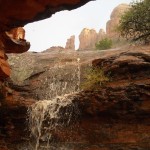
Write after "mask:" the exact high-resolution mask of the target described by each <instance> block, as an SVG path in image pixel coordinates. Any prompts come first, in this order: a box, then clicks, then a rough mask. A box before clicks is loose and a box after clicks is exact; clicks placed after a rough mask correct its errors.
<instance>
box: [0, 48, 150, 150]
mask: <svg viewBox="0 0 150 150" xmlns="http://www.w3.org/2000/svg"><path fill="white" fill-rule="evenodd" d="M49 54H50V53H40V54H38V53H30V54H21V55H24V56H21V55H20V56H19V57H20V58H19V57H16V56H15V57H14V56H11V57H10V64H11V67H12V68H13V66H14V69H15V68H17V67H19V66H17V63H13V61H16V58H17V60H19V59H21V60H22V62H23V61H25V60H26V59H24V60H23V59H22V57H23V58H25V55H26V57H27V58H28V59H29V60H32V61H31V62H30V67H31V66H32V65H33V66H34V67H35V68H34V67H33V66H32V69H33V68H34V69H33V70H32V71H30V70H31V68H30V67H29V66H28V65H27V64H26V63H22V62H20V64H22V65H25V67H26V70H28V71H29V72H28V73H27V74H26V73H25V77H24V78H22V79H21V80H20V81H17V78H15V75H13V77H12V78H13V79H14V80H15V84H14V83H13V82H11V83H10V82H9V85H10V86H11V88H12V89H14V90H15V91H16V93H17V95H19V96H18V97H19V98H18V97H17V95H13V98H15V99H18V100H19V101H20V102H21V101H22V102H25V103H24V104H25V105H24V106H23V108H24V109H22V107H21V106H22V104H21V106H19V105H17V108H18V109H21V110H22V111H21V110H19V113H20V111H21V112H22V113H21V114H22V115H21V116H24V117H25V115H26V114H24V113H25V112H26V108H27V107H26V104H29V105H31V103H30V100H29V98H32V99H36V98H37V96H39V99H47V98H50V97H47V94H44V92H43V91H46V89H47V88H48V87H47V86H43V85H44V84H43V83H44V82H43V80H42V82H41V81H40V80H41V79H42V78H43V79H44V78H45V77H46V78H47V79H48V78H49V79H48V80H47V83H49V82H48V81H50V75H51V73H52V72H51V71H50V70H49V69H48V68H50V67H54V66H53V64H55V63H56V62H59V65H60V66H63V65H66V63H68V64H69V63H73V64H74V62H76V63H77V58H80V65H81V64H82V65H83V64H84V63H85V62H87V60H88V63H89V60H90V61H91V62H92V63H93V65H94V66H99V67H102V68H103V69H104V71H105V73H110V79H111V81H110V82H108V83H107V84H106V85H105V86H103V87H102V88H99V89H97V90H96V91H90V90H89V91H82V92H79V93H77V94H75V95H73V100H72V104H75V105H76V106H77V107H78V114H79V115H78V117H77V118H76V120H75V121H72V123H71V122H70V123H69V125H67V126H64V127H59V128H58V129H57V130H55V131H54V132H53V135H52V137H53V138H52V141H55V142H58V143H59V142H61V143H65V142H66V144H64V145H65V146H64V147H65V148H66V149H67V148H68V149H73V150H80V149H85V150H90V149H91V150H94V149H95V150H97V149H98V150H112V149H115V150H116V149H118V150H120V149H122V150H132V149H137V150H148V149H150V145H149V143H150V134H149V130H150V119H149V116H150V102H149V100H150V99H149V97H150V76H149V75H150V72H149V71H150V50H149V48H143V47H138V48H137V47H136V48H135V47H130V48H129V47H128V48H124V49H121V50H111V51H102V52H98V53H96V52H95V53H93V52H91V53H90V52H79V53H74V55H73V54H72V52H68V57H67V54H66V53H65V55H64V53H63V52H61V53H60V54H59V56H58V52H56V53H54V51H53V52H51V54H50V55H49ZM60 55H61V59H60ZM92 55H93V56H92ZM99 55H100V56H99ZM35 56H36V57H35ZM50 56H51V57H50ZM70 56H72V57H70ZM73 56H74V57H73ZM85 56H86V57H85ZM94 56H95V57H94ZM13 57H14V58H13ZM91 57H92V59H90V58H91ZM31 58H32V59H31ZM33 58H34V59H33ZM37 58H38V61H37ZM58 58H59V61H58ZM69 58H72V59H69ZM85 58H86V59H85ZM93 58H95V59H94V61H92V60H93ZM52 60H53V61H52ZM36 61H37V62H38V65H37V62H36ZM35 62H36V63H35ZM50 62H51V63H50ZM82 65H81V66H82ZM28 67H29V68H28ZM76 67H77V66H76ZM21 68H24V67H23V66H21ZM41 68H42V70H41ZM71 68H72V67H71ZM18 69H19V68H18ZM71 72H72V71H71ZM56 74H57V73H56ZM62 74H64V72H62ZM71 78H72V76H71ZM71 78H70V79H71ZM67 79H68V76H67ZM76 79H77V78H76ZM69 82H70V81H69ZM16 83H17V84H16ZM45 84H46V81H45ZM72 84H74V83H73V82H72ZM46 85H48V84H46ZM37 89H38V90H37ZM48 90H50V89H48ZM41 93H43V94H41ZM35 95H36V96H35ZM40 95H42V96H41V97H40ZM21 99H22V100H21ZM25 99H26V100H27V101H25ZM28 100H29V102H28ZM32 102H34V101H32ZM17 104H19V103H18V102H17ZM29 105H27V106H29ZM11 106H13V105H11ZM10 110H11V111H12V109H10ZM13 110H14V111H15V112H17V110H16V107H15V109H13ZM64 110H65V108H64ZM64 110H63V109H61V111H62V112H63V111H64ZM11 111H8V109H7V112H10V113H11V114H14V113H13V111H12V112H11ZM4 112H5V111H4ZM4 112H3V113H4ZM74 112H76V111H74ZM10 113H9V114H10ZM9 114H8V113H7V115H5V116H7V118H8V120H11V121H10V122H11V123H6V124H11V126H13V129H12V128H11V126H9V127H8V128H6V127H4V125H3V126H2V125H1V129H4V128H5V130H6V131H7V132H8V131H11V132H12V131H14V132H15V130H16V127H18V126H19V125H20V122H21V121H20V120H18V121H17V122H18V124H15V121H14V120H15V118H14V117H12V118H11V119H9V118H10V117H9ZM12 116H18V115H17V114H14V115H12ZM24 117H23V118H24ZM18 118H19V116H18ZM20 118H21V117H20ZM72 119H73V118H72ZM1 120H2V119H1ZM24 121H25V118H24ZM3 122H9V121H3ZM1 124H2V123H1ZM21 127H22V129H23V128H24V129H25V127H26V126H25V124H22V126H21ZM17 129H18V130H19V131H18V132H20V130H21V131H22V129H20V128H17ZM6 131H5V132H6ZM15 133H17V132H15ZM14 136H15V134H12V135H11V136H6V137H7V138H8V139H10V141H11V139H15V140H17V139H19V136H21V134H20V135H19V134H18V138H13V137H14ZM16 137H17V136H16ZM1 138H2V136H1ZM2 139H5V138H2ZM11 143H13V142H12V141H11ZM67 143H70V144H67ZM75 143H78V144H75ZM43 144H44V143H43ZM54 145H55V144H54ZM60 145H61V144H60ZM7 146H8V144H7ZM11 146H12V144H11ZM11 146H10V147H11ZM8 147H9V146H8ZM54 147H55V149H58V147H57V146H56V145H55V146H54ZM60 147H61V146H60ZM60 147H59V148H60ZM14 149H15V148H14ZM41 149H42V147H41Z"/></svg>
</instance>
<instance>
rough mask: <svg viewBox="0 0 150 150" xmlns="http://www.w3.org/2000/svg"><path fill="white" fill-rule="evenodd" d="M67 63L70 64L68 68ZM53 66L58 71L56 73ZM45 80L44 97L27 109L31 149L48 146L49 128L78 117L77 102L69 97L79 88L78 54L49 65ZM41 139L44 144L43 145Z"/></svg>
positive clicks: (66, 123)
mask: <svg viewBox="0 0 150 150" xmlns="http://www.w3.org/2000/svg"><path fill="white" fill-rule="evenodd" d="M66 67H69V68H68V71H67V69H66ZM55 70H57V71H59V73H60V74H59V75H58V76H56V74H55ZM52 71H53V72H52ZM52 73H54V74H52ZM57 73H58V72H57ZM64 75H65V76H64ZM64 77H65V78H64ZM44 82H45V83H46V84H48V86H47V89H46V93H45V97H46V100H40V101H38V102H36V103H35V104H33V105H32V106H31V107H30V108H29V110H28V114H29V129H30V132H31V137H32V139H33V140H34V141H35V142H34V143H35V144H34V145H32V147H33V148H32V149H34V150H41V149H42V148H44V149H49V150H51V149H52V148H51V144H50V142H51V141H52V140H53V137H52V132H53V131H54V130H57V128H61V127H63V126H67V125H69V124H70V123H71V122H72V118H73V120H75V118H76V117H78V115H79V113H80V112H79V109H78V106H77V105H76V104H75V103H72V101H73V99H74V95H75V93H77V92H79V91H80V58H77V60H76V62H73V63H71V64H66V65H65V66H58V67H55V68H52V70H51V77H50V78H49V80H48V79H46V80H45V81H44ZM48 91H49V92H48ZM40 142H44V143H46V144H44V146H42V145H41V144H40Z"/></svg>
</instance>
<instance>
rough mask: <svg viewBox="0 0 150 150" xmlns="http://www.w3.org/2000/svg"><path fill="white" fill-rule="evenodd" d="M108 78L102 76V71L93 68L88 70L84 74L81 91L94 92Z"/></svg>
mask: <svg viewBox="0 0 150 150" xmlns="http://www.w3.org/2000/svg"><path fill="white" fill-rule="evenodd" d="M108 81H109V78H108V77H107V76H106V75H105V74H104V71H103V69H101V68H98V67H95V68H89V69H87V70H86V72H85V73H84V81H83V83H82V84H81V88H82V89H83V90H96V89H98V88H99V87H101V86H103V85H104V84H105V83H106V82H108Z"/></svg>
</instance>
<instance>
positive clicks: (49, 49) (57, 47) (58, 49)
mask: <svg viewBox="0 0 150 150" xmlns="http://www.w3.org/2000/svg"><path fill="white" fill-rule="evenodd" d="M64 50H65V48H64V47H62V46H52V47H50V48H48V49H46V50H45V51H43V53H45V52H46V53H47V52H52V51H55V52H56V51H64Z"/></svg>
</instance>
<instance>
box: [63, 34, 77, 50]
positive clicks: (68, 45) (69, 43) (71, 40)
mask: <svg viewBox="0 0 150 150" xmlns="http://www.w3.org/2000/svg"><path fill="white" fill-rule="evenodd" d="M65 49H70V50H75V36H74V35H72V36H71V37H70V38H69V39H67V42H66V46H65Z"/></svg>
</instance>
